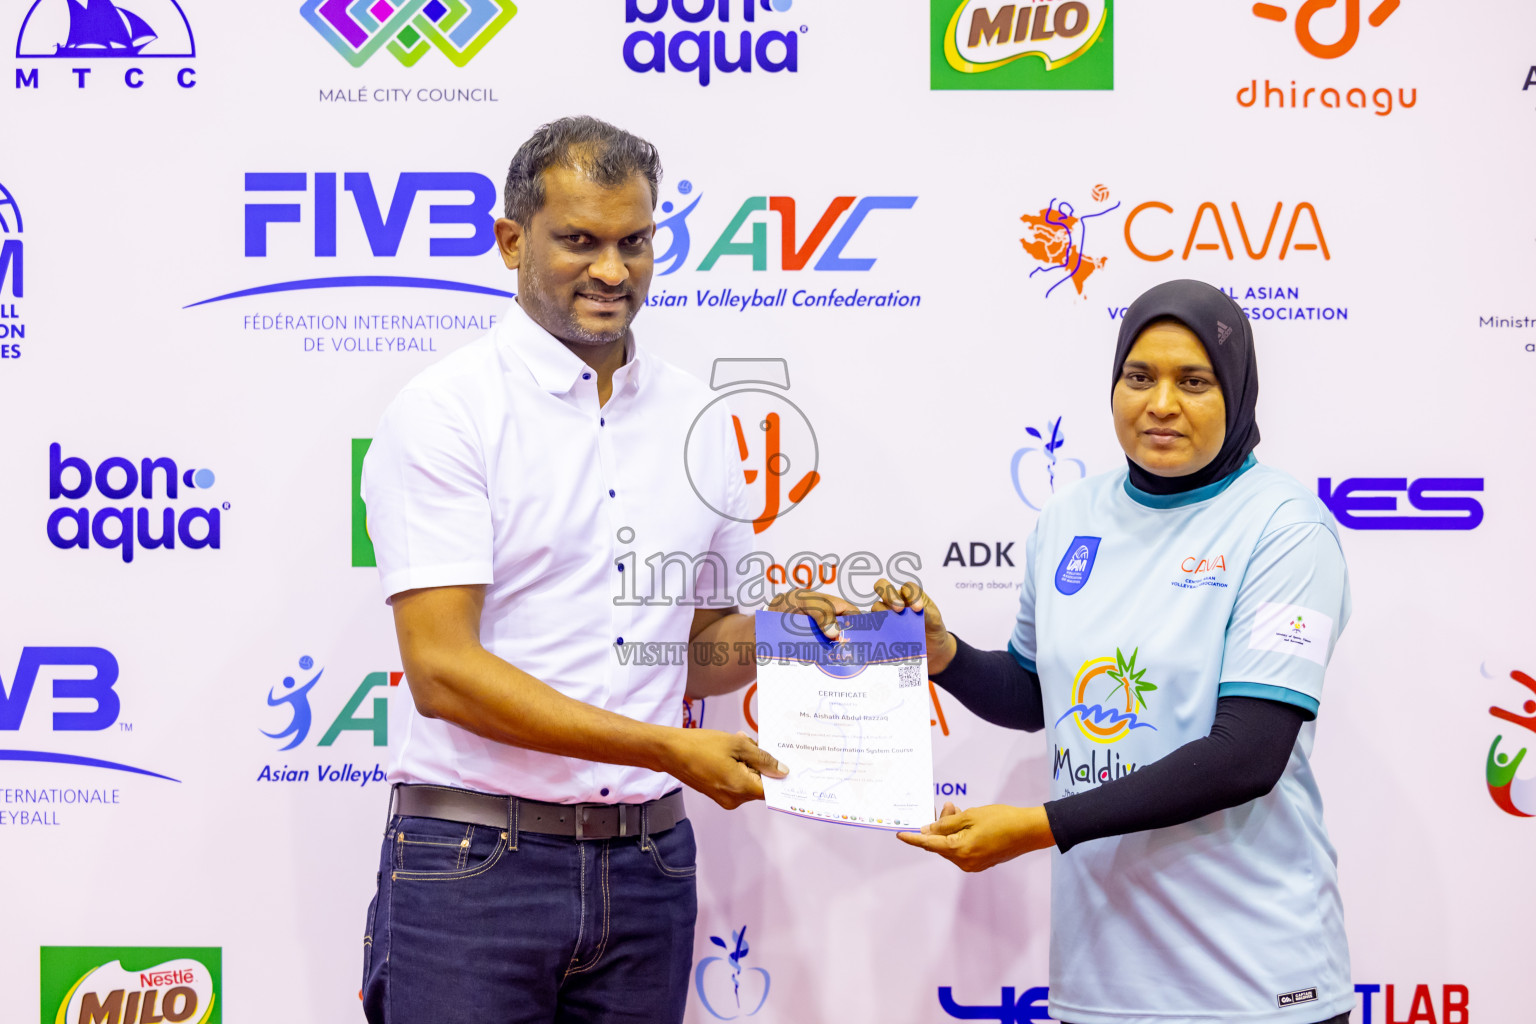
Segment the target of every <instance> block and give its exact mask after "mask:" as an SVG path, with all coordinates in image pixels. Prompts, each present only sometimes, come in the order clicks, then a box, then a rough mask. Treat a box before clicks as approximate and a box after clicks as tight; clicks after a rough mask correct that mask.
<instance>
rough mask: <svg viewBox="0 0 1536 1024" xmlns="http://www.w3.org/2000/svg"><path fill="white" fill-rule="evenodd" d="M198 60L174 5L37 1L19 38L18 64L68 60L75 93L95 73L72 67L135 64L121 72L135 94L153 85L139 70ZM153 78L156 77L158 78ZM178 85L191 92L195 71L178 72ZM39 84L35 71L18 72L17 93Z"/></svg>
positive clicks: (162, 0)
mask: <svg viewBox="0 0 1536 1024" xmlns="http://www.w3.org/2000/svg"><path fill="white" fill-rule="evenodd" d="M130 6H131V8H132V9H131V10H130V9H129V7H130ZM196 56H197V42H196V40H195V39H193V37H192V24H191V22H189V21H188V20H187V16H186V14H185V13H184V12H183V11H182V9H181V5H180V4H178V3H177V2H176V0H130V3H129V6H119V5H118V4H116V3H114V2H113V0H34V2H33V4H32V6H31V7H30V8H28V9H27V14H26V17H24V18H22V21H21V31H20V33H19V34H18V35H17V37H16V57H17V59H19V60H68V61H70V62H71V65H72V66H71V67H70V68H69V69H68V70H69V73H70V74H73V75H74V76H75V87H76V88H77V89H84V88H85V87H86V85H87V84H88V82H89V81H90V75H91V74H92V73H93V72H94V71H95V70H96V69H95V68H93V67H92V66H91V65H90V64H85V66H83V67H80V66H73V65H80V64H83V63H84V62H87V61H97V60H104V59H105V60H122V61H131V62H132V66H130V67H128V68H126V69H125V70H124V71H123V84H124V85H126V86H127V87H128V88H129V89H135V90H136V89H142V88H144V87H145V85H146V84H149V81H150V79H149V78H146V72H145V69H144V67H141V66H139V65H141V64H145V63H146V62H148V61H151V60H156V59H160V60H180V61H186V60H190V59H192V58H194V57H196ZM119 66H121V65H119ZM149 74H150V76H151V78H152V77H153V74H154V73H153V72H150V73H149ZM175 82H176V84H177V85H179V86H180V87H181V88H183V89H191V88H192V87H194V86H195V85H197V72H196V71H195V69H193V68H191V67H185V66H184V67H182V68H180V69H179V70H178V71H177V72H176V73H175ZM40 84H41V80H40V72H39V70H38V69H37V68H30V69H27V68H17V69H16V88H18V89H22V88H29V89H36V88H38V87H39V86H40Z"/></svg>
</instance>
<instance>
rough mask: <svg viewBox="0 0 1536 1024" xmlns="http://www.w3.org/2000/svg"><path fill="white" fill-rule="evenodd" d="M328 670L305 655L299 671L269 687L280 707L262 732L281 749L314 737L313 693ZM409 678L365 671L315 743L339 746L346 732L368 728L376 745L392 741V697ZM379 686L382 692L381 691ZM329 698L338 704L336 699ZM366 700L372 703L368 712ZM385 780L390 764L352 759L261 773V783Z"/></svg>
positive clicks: (270, 701) (270, 699)
mask: <svg viewBox="0 0 1536 1024" xmlns="http://www.w3.org/2000/svg"><path fill="white" fill-rule="evenodd" d="M312 671H313V674H311V672H312ZM324 675H325V669H324V668H316V667H315V660H314V659H313V658H311V657H310V656H309V655H307V654H306V655H304V656H303V657H302V658H300V659H299V675H298V676H291V675H290V676H284V677H283V681H282V683H280V684H279V685H276V686H272V687H270V688H268V690H267V707H269V708H272V709H274V710H272V711H269V712H268V715H269V716H270V718H271V723H272V724H273V726H274V727H275V728H273V729H272V730H268V729H262V730H261V734H262V735H263V736H265V737H267V738H268V739H270V740H274V741H276V742H277V743H278V744H279V747H278V749H279V750H280V751H284V752H286V751H289V750H294V749H295V748H297V747H299V746H300V745H301V744H303V743H305V742H306V741H307V740H308V739H309V734H310V731H311V729H312V728H313V727H314V724H315V718H314V712H313V710H312V708H311V707H310V696H311V695H312V693H313V692H314V691H315V688H316V687H318V686H320V683H321V679H322V677H323V676H324ZM306 677H307V678H306ZM403 678H405V673H404V672H370V673H368V674H367V675H366V676H364V677H363V681H362V682H361V683H359V684H358V685H357V688H356V689H354V690H353V691H352V695H351V696H350V697H348V698H347V701H346V703H345V704H343V705H342V706H341V710H340V711H338V712H337V714H336V717H335V718H333V719H331V721H330V725H329V726H328V727H327V728H326V729H325V731H324V732H323V733H322V734H321V736H320V740H319V742H318V743H316V744H315V745H316V746H317V747H330V746H334V745H335V744H336V742H337V741H338V740H340V739H341V737H342V734H343V733H362V734H364V735H366V736H367V737H368V738H369V740H370V743H371V745H372V746H373V747H374V748H375V749H377V748H379V747H387V746H389V704H390V702H389V700H388V699H387V698H388V696H389V695H390V694H392V693H395V692H396V690H395V689H394V688H395V687H398V686H399V685H400V680H401V679H403ZM380 687H383V689H379V688H380ZM375 690H378V692H377V693H375V692H374V691H375ZM322 692H324V688H322ZM370 696H371V697H372V701H371V702H369V697H370ZM327 703H331V704H332V706H334V703H333V702H330V701H328V702H327ZM365 703H367V704H368V705H369V706H368V708H367V709H366V713H365V709H364V704H365ZM354 745H357V744H355V743H354ZM384 779H385V775H384V768H383V766H382V765H380V764H378V763H377V762H375V763H373V764H353V763H352V762H350V761H347V762H345V763H333V762H330V761H324V762H316V763H315V767H314V771H313V773H311V771H310V769H309V768H307V767H303V766H300V767H293V766H290V765H287V764H283V765H274V764H266V765H263V766H262V768H261V771H260V772H259V773H258V774H257V776H256V781H257V782H310V781H314V782H345V783H349V784H351V785H355V786H367V785H368V784H370V783H374V782H383V781H384Z"/></svg>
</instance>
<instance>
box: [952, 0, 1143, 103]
mask: <svg viewBox="0 0 1536 1024" xmlns="http://www.w3.org/2000/svg"><path fill="white" fill-rule="evenodd" d="M928 4H929V18H930V22H931V24H930V42H929V45H930V50H931V53H930V56H929V86H930V88H933V89H1113V88H1114V87H1115V31H1114V17H1113V10H1112V6H1113V5H1112V0H1024V2H1022V3H1011V4H1000V3H996V2H991V0H928Z"/></svg>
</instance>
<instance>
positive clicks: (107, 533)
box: [47, 442, 230, 562]
mask: <svg viewBox="0 0 1536 1024" xmlns="http://www.w3.org/2000/svg"><path fill="white" fill-rule="evenodd" d="M215 480H216V478H215V476H214V473H213V470H211V469H191V468H189V469H185V470H183V469H181V468H180V467H179V466H178V465H177V463H176V461H175V460H174V459H170V458H165V457H160V458H145V459H140V460H139V461H138V462H134V461H133V460H132V459H128V458H124V457H122V456H117V455H114V456H112V457H110V458H106V459H102V460H101V461H99V462H98V463H97V464H96V467H95V469H94V470H93V469H92V467H91V464H90V463H89V462H87V461H86V460H85V459H82V458H80V457H79V456H76V455H68V456H66V455H65V454H64V448H63V446H62V445H60V444H58V443H57V442H55V443H53V444H51V445H49V446H48V498H49V500H50V501H55V502H68V504H64V505H60V506H59V507H57V508H55V509H54V510H53V511H52V512H51V513H49V515H48V524H47V533H48V540H49V541H50V542H51V543H52V544H53V546H54V547H56V548H61V549H64V550H68V549H70V548H79V549H80V550H82V551H86V550H90V549H91V548H92V547H95V548H97V549H107V550H112V549H116V550H117V551H118V552H119V554H120V555H121V556H122V559H123V561H124V562H132V561H133V560H134V557H135V555H136V554H143V553H145V552H149V551H158V550H164V551H170V550H173V549H175V548H176V547H177V546H178V544H179V545H180V546H181V547H182V548H183V549H190V550H202V549H205V548H212V549H214V550H217V549H218V548H219V547H220V543H221V536H222V534H221V528H222V519H221V517H220V514H221V512H227V511H229V508H230V504H229V502H227V501H226V502H223V503H222V504H213V505H209V506H206V507H205V506H202V505H200V504H198V502H199V501H201V500H202V495H199V494H197V493H196V492H198V491H206V490H208V489H209V488H211V487H212V486H213V485H214V482H215ZM182 492H186V493H185V494H183V493H182ZM77 502H79V503H80V504H76V503H77ZM165 502H173V503H176V504H163V503H165ZM151 503H152V504H151Z"/></svg>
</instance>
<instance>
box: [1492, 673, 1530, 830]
mask: <svg viewBox="0 0 1536 1024" xmlns="http://www.w3.org/2000/svg"><path fill="white" fill-rule="evenodd" d="M1483 676H1484V677H1485V678H1489V679H1491V678H1493V677H1492V676H1491V675H1489V674H1488V670H1487V669H1486V668H1484V669H1483ZM1509 678H1510V679H1512V680H1514V681H1515V682H1517V683H1519V684H1520V685H1521V686H1523V687H1525V688H1526V689H1527V690H1529V691H1531V694H1532V695H1533V696H1536V679H1533V678H1532V677H1531V676H1530V675H1529V674H1527V673H1525V672H1521V671H1519V670H1518V669H1516V670H1515V671H1513V672H1511V673H1510V674H1509ZM1520 707H1521V711H1523V712H1524V714H1517V713H1516V712H1513V711H1506V710H1505V709H1504V708H1501V707H1491V708H1489V709H1488V714H1490V715H1492V716H1493V717H1494V718H1497V719H1499V720H1500V721H1502V722H1507V723H1509V724H1510V725H1514V726H1517V727H1519V728H1521V729H1526V730H1529V731H1530V732H1533V733H1536V700H1530V699H1528V700H1526V701H1525V702H1524V703H1523V704H1522V705H1521V706H1520ZM1503 742H1504V736H1503V734H1502V733H1501V734H1499V735H1497V736H1495V737H1494V738H1493V745H1492V746H1490V747H1489V748H1488V761H1487V764H1486V766H1485V767H1484V773H1485V774H1486V776H1487V780H1488V795H1489V796H1490V797H1491V798H1492V799H1493V802H1494V804H1495V805H1496V806H1497V807H1498V808H1499V810H1501V811H1503V812H1504V813H1505V814H1509V815H1513V816H1514V817H1516V818H1536V778H1520V777H1519V776H1518V775H1517V774H1516V773H1517V772H1519V770H1520V763H1521V762H1522V761H1524V760H1525V755H1526V753H1527V751H1528V749H1529V748H1528V747H1520V749H1519V750H1518V751H1516V752H1515V754H1514V755H1513V756H1511V755H1510V754H1509V753H1507V752H1506V751H1501V750H1500V749H1499V744H1501V743H1503ZM1514 745H1516V744H1514V743H1512V744H1511V746H1514Z"/></svg>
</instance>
